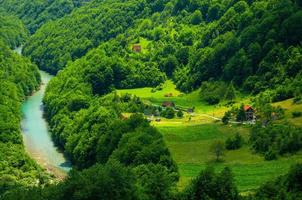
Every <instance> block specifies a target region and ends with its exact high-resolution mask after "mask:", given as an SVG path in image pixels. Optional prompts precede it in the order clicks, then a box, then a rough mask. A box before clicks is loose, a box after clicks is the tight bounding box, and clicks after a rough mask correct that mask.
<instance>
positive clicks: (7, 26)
mask: <svg viewBox="0 0 302 200" xmlns="http://www.w3.org/2000/svg"><path fill="white" fill-rule="evenodd" d="M0 30H1V32H0V40H1V41H2V42H4V43H5V44H6V45H7V46H9V47H10V48H12V49H13V48H16V47H18V46H20V45H21V44H23V43H24V42H25V40H26V39H28V36H29V34H28V31H27V29H26V28H25V26H24V24H23V23H22V21H21V20H19V19H18V18H17V17H14V16H12V15H8V14H6V13H4V12H1V11H0Z"/></svg>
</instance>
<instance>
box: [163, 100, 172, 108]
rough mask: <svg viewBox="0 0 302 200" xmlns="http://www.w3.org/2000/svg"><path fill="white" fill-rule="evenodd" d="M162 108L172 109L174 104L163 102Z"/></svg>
mask: <svg viewBox="0 0 302 200" xmlns="http://www.w3.org/2000/svg"><path fill="white" fill-rule="evenodd" d="M162 106H163V107H174V106H175V104H174V103H173V102H172V101H165V102H163V103H162Z"/></svg>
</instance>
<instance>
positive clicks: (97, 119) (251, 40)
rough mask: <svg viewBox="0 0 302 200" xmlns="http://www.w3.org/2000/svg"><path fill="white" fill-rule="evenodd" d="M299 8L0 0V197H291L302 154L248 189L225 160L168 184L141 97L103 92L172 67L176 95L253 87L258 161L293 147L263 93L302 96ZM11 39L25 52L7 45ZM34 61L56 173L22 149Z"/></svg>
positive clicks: (173, 176)
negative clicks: (61, 174)
mask: <svg viewBox="0 0 302 200" xmlns="http://www.w3.org/2000/svg"><path fill="white" fill-rule="evenodd" d="M301 6H302V2H301V1H300V0H268V1H267V0H257V1H256V0H255V1H253V0H241V1H240V0H223V1H218V0H175V1H169V0H156V1H151V0H128V1H121V0H92V1H88V0H78V1H75V0H66V1H59V0H50V1H47V2H42V1H38V0H34V1H27V0H23V1H21V2H20V1H14V0H9V1H0V11H1V12H0V19H1V20H0V28H1V33H0V67H1V68H0V82H1V84H0V85H1V87H0V96H1V97H0V109H1V111H0V113H1V115H0V146H1V148H0V161H1V162H0V163H1V164H0V199H1V198H3V199H31V200H34V199H58V200H59V199H142V200H147V199H150V200H151V199H160V200H164V199H184V200H185V199H187V200H189V199H190V200H192V199H196V200H197V199H233V200H234V199H255V200H256V199H259V200H260V199H299V198H302V189H301V177H302V167H301V164H296V165H294V166H293V167H292V168H291V169H290V171H289V172H288V173H287V174H286V175H282V176H280V177H279V178H278V179H277V180H272V181H270V182H267V183H265V184H264V185H262V186H261V187H260V188H259V189H257V190H255V191H253V192H252V193H249V194H247V195H241V194H239V192H238V189H237V187H236V184H235V181H234V176H233V174H232V169H229V168H227V167H226V168H224V169H222V170H221V171H219V172H217V171H215V170H214V169H213V168H211V167H208V168H206V169H204V170H202V171H201V172H200V174H199V175H198V176H197V177H196V178H195V179H193V180H192V181H191V182H190V184H189V185H187V186H186V187H185V188H184V189H183V190H181V191H180V190H179V189H178V187H177V182H178V180H179V170H178V166H177V164H176V163H175V161H174V160H173V158H172V155H171V153H170V151H169V149H168V147H167V145H166V143H165V141H164V139H163V136H162V134H161V133H160V132H159V131H158V129H157V128H155V127H154V126H152V125H151V124H150V122H148V120H147V119H145V118H144V116H143V115H142V114H141V113H143V112H144V110H146V108H147V107H148V106H149V105H146V104H145V102H144V101H143V100H142V99H140V98H139V97H136V96H134V95H119V94H118V93H117V92H116V91H115V90H116V89H131V88H140V87H147V86H148V87H154V88H155V87H157V86H160V85H161V84H162V83H164V82H165V81H166V80H167V79H170V80H173V82H174V83H175V85H176V87H177V89H179V90H180V91H182V92H184V93H189V92H192V91H194V90H196V89H199V90H200V96H203V97H202V100H203V101H205V102H207V103H208V104H218V103H219V102H220V101H222V100H228V101H232V100H233V99H234V98H235V93H240V94H243V95H255V96H256V95H258V96H257V97H256V98H255V102H256V105H255V107H256V108H257V112H258V113H257V114H258V115H259V116H260V120H259V123H257V124H255V125H254V126H253V127H252V128H251V131H250V135H249V147H250V148H251V149H252V150H253V151H254V152H255V153H257V154H261V155H263V156H264V158H265V159H266V160H274V159H277V157H278V156H279V155H285V154H286V155H288V154H294V153H296V152H298V151H299V150H301V149H302V137H301V127H298V126H295V125H293V124H290V123H288V122H283V121H282V122H280V123H275V122H274V119H273V118H276V119H282V118H284V113H283V111H282V110H281V109H279V108H278V107H273V106H271V104H270V103H271V102H278V101H281V100H286V99H289V98H294V99H295V100H296V101H297V102H298V101H301V98H302V65H301V64H302V48H301V45H302V43H301V41H302V10H301ZM7 13H10V14H7ZM11 14H12V15H15V16H12V15H11ZM18 18H19V19H18ZM24 24H25V25H24ZM29 34H31V35H30V36H29ZM21 44H24V49H23V54H24V56H26V57H28V58H25V57H21V56H20V55H18V54H16V53H14V52H13V51H12V50H11V49H13V48H15V47H17V46H19V45H21ZM135 46H138V47H139V49H135ZM31 62H33V63H34V64H33V63H31ZM38 68H40V69H42V70H45V71H47V72H49V73H52V74H54V75H56V76H55V78H53V79H52V80H51V81H50V83H49V85H48V87H47V89H46V94H45V96H44V99H43V103H44V105H45V117H46V118H47V121H48V122H49V128H50V130H51V133H52V138H53V140H54V141H55V143H56V145H58V146H59V148H60V149H62V150H64V152H65V153H66V154H67V155H68V157H69V158H70V160H71V162H72V164H73V169H72V171H71V172H70V173H69V174H68V176H67V178H66V179H65V180H64V181H62V182H59V183H56V184H49V180H50V179H51V178H50V177H49V175H48V174H46V173H45V171H43V169H42V168H41V167H39V166H38V165H37V164H36V163H35V162H34V161H33V160H32V159H31V158H30V157H29V156H28V155H27V154H26V153H25V151H24V146H23V144H22V137H21V133H20V120H21V114H20V103H21V102H22V100H23V99H24V98H26V96H28V95H30V94H31V93H32V92H34V91H35V90H36V89H38V87H39V84H40V75H39V71H38ZM125 113H134V114H132V115H131V116H125V115H124V114H125ZM242 113H243V106H242V107H240V108H238V109H235V110H231V111H228V112H227V113H226V114H225V117H224V119H223V122H224V123H225V124H227V123H228V122H229V121H231V120H232V119H231V118H232V117H233V118H236V120H237V121H244V120H245V119H244V118H245V115H244V113H243V114H242ZM173 115H174V113H173ZM272 116H273V117H272ZM240 140H241V138H240V137H239V136H236V137H234V138H230V139H229V140H228V141H227V148H229V149H236V148H239V146H240V145H241V144H239V145H237V143H236V142H238V141H239V143H240V142H241V141H240ZM37 180H38V182H37ZM16 186H18V187H16Z"/></svg>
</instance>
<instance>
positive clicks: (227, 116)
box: [222, 111, 231, 125]
mask: <svg viewBox="0 0 302 200" xmlns="http://www.w3.org/2000/svg"><path fill="white" fill-rule="evenodd" d="M230 119H231V112H230V111H227V112H225V113H224V116H223V117H222V123H224V124H225V125H226V124H228V123H229V121H230Z"/></svg>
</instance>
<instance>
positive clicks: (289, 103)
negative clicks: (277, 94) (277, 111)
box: [273, 99, 302, 126]
mask: <svg viewBox="0 0 302 200" xmlns="http://www.w3.org/2000/svg"><path fill="white" fill-rule="evenodd" d="M273 105H274V106H281V107H282V108H283V109H285V118H286V119H287V120H288V121H290V122H292V123H293V124H295V125H298V126H301V125H302V117H297V118H293V117H292V112H294V111H300V112H302V104H293V99H288V100H285V101H281V102H277V103H274V104H273Z"/></svg>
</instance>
